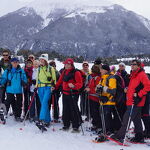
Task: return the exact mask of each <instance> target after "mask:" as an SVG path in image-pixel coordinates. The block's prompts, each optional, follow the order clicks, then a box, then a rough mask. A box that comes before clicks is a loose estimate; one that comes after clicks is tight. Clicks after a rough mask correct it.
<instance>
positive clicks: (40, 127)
mask: <svg viewBox="0 0 150 150" xmlns="http://www.w3.org/2000/svg"><path fill="white" fill-rule="evenodd" d="M36 126H37V127H38V128H39V129H40V130H41V131H42V133H43V132H44V131H47V129H46V127H45V125H44V124H43V122H41V121H38V122H37V123H36Z"/></svg>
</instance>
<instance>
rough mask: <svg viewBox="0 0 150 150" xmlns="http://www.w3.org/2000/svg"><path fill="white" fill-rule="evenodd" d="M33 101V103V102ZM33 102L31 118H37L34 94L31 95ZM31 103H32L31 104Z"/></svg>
mask: <svg viewBox="0 0 150 150" xmlns="http://www.w3.org/2000/svg"><path fill="white" fill-rule="evenodd" d="M33 99H34V100H33ZM32 100H33V101H32ZM31 101H32V104H31V108H30V118H35V114H36V113H35V109H36V106H35V105H36V104H35V103H36V95H35V94H34V93H33V92H32V93H31ZM31 101H30V103H31Z"/></svg>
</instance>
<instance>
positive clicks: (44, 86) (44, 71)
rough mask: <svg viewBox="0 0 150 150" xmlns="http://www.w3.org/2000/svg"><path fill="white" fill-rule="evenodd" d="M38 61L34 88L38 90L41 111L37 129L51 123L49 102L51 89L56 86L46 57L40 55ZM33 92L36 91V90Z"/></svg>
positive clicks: (53, 71) (52, 71) (52, 69)
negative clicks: (38, 65)
mask: <svg viewBox="0 0 150 150" xmlns="http://www.w3.org/2000/svg"><path fill="white" fill-rule="evenodd" d="M39 60H40V67H39V69H38V76H37V80H36V83H37V85H36V87H37V88H38V95H39V98H40V104H41V110H40V116H39V122H38V123H37V124H36V125H37V126H38V127H39V126H44V127H49V125H50V121H51V116H50V110H49V101H50V99H51V93H52V91H53V87H54V86H55V84H56V74H55V69H54V68H53V67H51V66H49V64H48V55H45V54H42V55H41V56H40V57H39ZM34 91H36V89H35V90H34Z"/></svg>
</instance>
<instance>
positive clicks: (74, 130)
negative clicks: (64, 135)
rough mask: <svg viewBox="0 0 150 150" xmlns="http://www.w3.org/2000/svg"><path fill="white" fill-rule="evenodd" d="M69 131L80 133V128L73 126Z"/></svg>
mask: <svg viewBox="0 0 150 150" xmlns="http://www.w3.org/2000/svg"><path fill="white" fill-rule="evenodd" d="M71 133H80V130H79V129H78V128H73V130H72V131H71Z"/></svg>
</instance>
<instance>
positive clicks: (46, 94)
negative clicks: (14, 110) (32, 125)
mask: <svg viewBox="0 0 150 150" xmlns="http://www.w3.org/2000/svg"><path fill="white" fill-rule="evenodd" d="M50 96H51V87H43V95H41V96H40V101H41V111H40V120H43V121H45V122H46V123H49V122H50V121H51V118H50V111H49V100H50Z"/></svg>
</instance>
